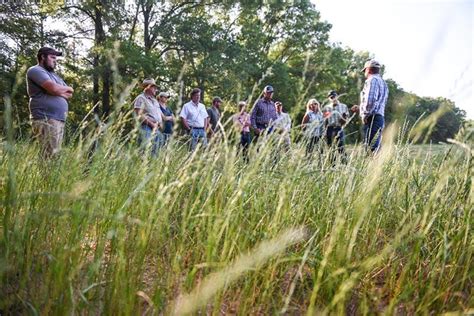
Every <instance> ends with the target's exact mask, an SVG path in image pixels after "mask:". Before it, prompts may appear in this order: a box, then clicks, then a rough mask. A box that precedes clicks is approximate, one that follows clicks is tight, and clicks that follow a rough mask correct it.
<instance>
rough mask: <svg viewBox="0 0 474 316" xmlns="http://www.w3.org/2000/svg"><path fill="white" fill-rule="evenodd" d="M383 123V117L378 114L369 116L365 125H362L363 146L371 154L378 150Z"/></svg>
mask: <svg viewBox="0 0 474 316" xmlns="http://www.w3.org/2000/svg"><path fill="white" fill-rule="evenodd" d="M384 122H385V120H384V117H383V116H382V115H380V114H375V115H371V116H368V117H367V118H366V123H364V144H365V146H367V147H368V148H370V150H371V151H372V152H376V151H378V150H379V148H380V141H381V139H382V130H383V127H384Z"/></svg>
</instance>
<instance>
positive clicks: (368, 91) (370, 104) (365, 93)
mask: <svg viewBox="0 0 474 316" xmlns="http://www.w3.org/2000/svg"><path fill="white" fill-rule="evenodd" d="M387 98H388V87H387V84H386V83H385V81H384V80H383V79H382V77H380V75H379V74H373V75H371V76H370V77H369V78H367V80H366V81H365V84H364V89H362V91H361V93H360V116H361V117H362V119H364V118H365V117H367V116H370V115H374V114H380V115H382V116H384V112H385V105H386V104H387Z"/></svg>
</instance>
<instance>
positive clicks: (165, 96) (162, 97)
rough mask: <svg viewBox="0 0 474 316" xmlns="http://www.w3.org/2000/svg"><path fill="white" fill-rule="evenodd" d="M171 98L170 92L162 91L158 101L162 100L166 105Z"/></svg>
mask: <svg viewBox="0 0 474 316" xmlns="http://www.w3.org/2000/svg"><path fill="white" fill-rule="evenodd" d="M169 98H170V94H169V93H168V92H164V91H161V92H160V94H158V101H160V103H161V104H164V105H166V103H168V99H169Z"/></svg>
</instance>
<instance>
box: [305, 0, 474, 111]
mask: <svg viewBox="0 0 474 316" xmlns="http://www.w3.org/2000/svg"><path fill="white" fill-rule="evenodd" d="M312 1H313V2H314V3H315V4H316V9H317V10H318V11H319V12H320V13H321V18H322V19H323V20H326V21H327V22H329V23H331V24H332V29H331V31H330V40H331V41H332V42H339V43H341V45H342V46H347V47H350V48H352V49H353V50H355V51H368V52H369V53H372V54H373V55H374V57H375V59H377V60H378V61H379V62H380V63H382V64H383V65H385V74H384V77H385V78H391V79H393V80H395V81H396V82H397V83H398V84H399V85H400V86H401V87H402V88H403V89H404V90H405V91H409V92H413V93H415V94H417V95H419V96H428V97H446V98H449V99H451V100H453V101H454V102H455V103H456V106H457V107H459V108H461V109H463V110H465V111H466V112H467V117H468V118H469V119H474V98H473V90H474V80H473V79H474V66H473V59H474V57H473V53H474V24H473V19H474V0H379V1H375V0H358V1H351V0H312Z"/></svg>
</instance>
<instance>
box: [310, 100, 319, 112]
mask: <svg viewBox="0 0 474 316" xmlns="http://www.w3.org/2000/svg"><path fill="white" fill-rule="evenodd" d="M314 103H316V104H317V105H318V112H319V111H321V103H319V101H318V100H316V99H309V101H308V103H306V110H307V111H309V110H310V109H309V107H310V106H311V105H313V104H314Z"/></svg>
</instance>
